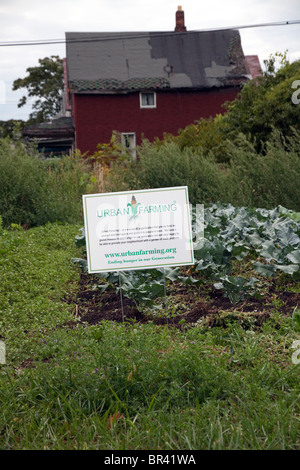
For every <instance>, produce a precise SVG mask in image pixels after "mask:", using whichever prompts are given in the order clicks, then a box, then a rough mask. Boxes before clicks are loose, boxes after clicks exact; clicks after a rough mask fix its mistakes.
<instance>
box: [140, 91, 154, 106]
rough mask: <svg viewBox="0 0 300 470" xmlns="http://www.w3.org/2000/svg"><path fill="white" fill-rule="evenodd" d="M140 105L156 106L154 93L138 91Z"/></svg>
mask: <svg viewBox="0 0 300 470" xmlns="http://www.w3.org/2000/svg"><path fill="white" fill-rule="evenodd" d="M140 107H141V108H156V93H154V92H147V93H140Z"/></svg>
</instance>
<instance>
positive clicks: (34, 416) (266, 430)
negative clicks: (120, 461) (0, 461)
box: [0, 224, 300, 450]
mask: <svg viewBox="0 0 300 470" xmlns="http://www.w3.org/2000/svg"><path fill="white" fill-rule="evenodd" d="M77 233H78V226H75V225H74V226H72V225H59V224H48V225H46V226H43V227H38V228H34V229H30V230H28V231H26V232H24V231H15V232H4V233H3V234H2V235H0V255H1V257H0V277H1V279H0V281H1V282H0V339H1V340H2V341H4V342H5V345H6V364H5V365H0V403H1V415H0V449H2V450H31V449H33V450H39V449H51V450H54V449H55V450H64V449H65V450H67V449H68V450H75V449H76V450H77V449H89V450H92V449H102V450H122V449H125V450H141V449H147V450H184V449H191V450H197V449H207V450H208V449H219V450H223V449H224V450H229V449H251V450H259V449H262V450H267V449H268V450H270V449H272V450H273V449H288V450H296V449H299V437H300V436H299V428H300V426H299V416H300V409H299V365H297V364H293V362H292V353H293V349H292V348H291V346H292V343H293V341H295V340H296V339H297V338H298V339H299V333H298V332H297V329H296V328H294V324H293V322H292V318H291V319H289V318H286V317H285V318H283V317H282V318H281V315H280V306H276V308H275V307H274V315H275V316H276V322H272V321H269V322H268V323H265V324H264V325H263V327H262V328H261V329H259V330H257V329H253V330H251V329H249V328H248V329H247V330H244V329H243V328H242V327H241V326H240V325H238V324H237V323H235V322H233V323H228V325H227V328H221V327H214V328H209V327H207V326H199V327H194V328H190V329H189V328H188V329H186V330H185V331H178V330H176V329H172V328H166V327H157V326H155V325H154V324H152V323H149V324H144V325H140V324H137V323H133V324H128V323H123V324H117V323H109V322H104V323H101V324H98V325H96V326H88V325H87V324H82V323H81V322H79V321H76V320H75V318H74V313H75V304H74V303H72V301H70V299H71V298H72V295H73V294H74V298H75V293H76V290H77V289H78V280H79V271H78V268H77V266H75V265H74V264H72V262H71V258H73V257H76V256H77V255H79V251H78V250H79V249H78V248H76V246H75V243H74V238H75V235H77ZM67 300H68V302H67ZM273 325H275V326H273Z"/></svg>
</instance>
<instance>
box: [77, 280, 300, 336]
mask: <svg viewBox="0 0 300 470" xmlns="http://www.w3.org/2000/svg"><path fill="white" fill-rule="evenodd" d="M94 286H95V282H93V279H92V277H91V275H88V274H85V273H82V274H81V278H80V288H79V291H78V294H77V298H76V299H75V304H76V311H75V315H76V317H77V319H79V320H80V321H82V322H86V323H88V324H90V325H95V324H97V323H99V322H101V321H114V322H122V321H123V318H124V321H126V322H137V323H146V322H149V321H151V322H153V323H154V324H156V325H168V326H175V327H178V328H182V327H184V326H187V325H190V326H193V325H195V324H197V322H199V321H205V323H206V324H208V325H209V326H225V324H226V318H227V320H228V318H229V316H230V315H233V316H234V318H235V319H236V320H238V321H242V322H247V321H252V323H253V322H254V323H255V325H256V326H257V327H260V326H261V325H262V324H263V323H264V322H265V321H266V320H268V319H269V318H270V317H271V316H272V314H273V313H274V312H275V311H277V312H278V311H279V312H280V314H282V315H287V316H292V314H293V310H294V309H295V307H297V306H298V307H300V293H297V292H292V291H290V290H288V289H285V290H283V289H281V288H280V287H277V286H276V282H275V281H274V282H273V283H272V282H271V281H270V284H269V287H268V289H267V293H266V294H265V295H264V296H263V297H262V298H255V297H248V298H247V297H245V298H244V299H243V301H242V302H240V303H239V304H236V305H233V304H231V303H230V301H229V299H228V298H226V297H224V295H223V292H221V291H220V290H217V289H215V288H214V287H213V286H205V287H204V288H203V289H202V288H197V289H192V288H191V287H189V286H185V285H183V284H182V283H180V282H178V283H177V282H174V283H171V284H170V286H168V287H167V298H166V301H167V305H168V310H166V309H164V308H163V309H162V310H161V311H159V310H157V312H156V313H151V312H150V311H147V310H146V309H143V308H141V307H139V306H137V305H136V304H135V302H134V301H133V300H131V299H128V298H126V297H124V296H123V297H122V303H123V313H122V304H121V298H120V294H119V293H116V292H114V291H112V290H108V291H105V292H101V291H100V290H98V289H95V287H94ZM168 291H169V292H168ZM163 300H164V299H161V302H163ZM72 303H74V299H73V300H72ZM167 312H168V314H167ZM170 312H172V313H170Z"/></svg>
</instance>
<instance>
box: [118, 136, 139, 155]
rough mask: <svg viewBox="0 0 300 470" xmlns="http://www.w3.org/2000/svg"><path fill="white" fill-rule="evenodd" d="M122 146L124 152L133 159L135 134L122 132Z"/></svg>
mask: <svg viewBox="0 0 300 470" xmlns="http://www.w3.org/2000/svg"><path fill="white" fill-rule="evenodd" d="M121 141H122V145H124V147H126V150H127V151H128V152H129V153H131V155H132V157H133V158H136V136H135V132H128V133H125V132H122V138H121Z"/></svg>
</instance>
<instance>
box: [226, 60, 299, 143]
mask: <svg viewBox="0 0 300 470" xmlns="http://www.w3.org/2000/svg"><path fill="white" fill-rule="evenodd" d="M278 59H279V66H278V67H276V62H277V61H278ZM265 67H266V70H265V72H264V74H263V76H262V77H259V78H258V79H257V80H251V81H250V82H248V83H247V84H246V85H245V86H244V87H243V89H242V91H241V93H240V95H239V97H238V99H236V100H234V101H232V102H231V103H228V104H227V105H226V110H227V112H226V114H225V115H224V124H226V127H227V132H228V134H229V135H230V133H233V134H237V133H244V134H245V135H246V136H248V137H249V138H250V140H251V141H252V142H253V143H254V144H255V146H256V148H257V149H258V150H261V149H262V147H263V144H264V142H266V141H267V140H268V138H269V136H270V135H271V133H272V132H273V130H274V129H277V130H279V131H280V132H281V133H282V135H283V136H289V135H291V134H292V132H293V131H292V128H295V129H297V130H299V129H300V106H299V105H297V103H295V100H293V99H292V97H293V93H294V94H295V90H294V88H295V86H294V85H295V83H297V79H298V80H299V77H300V60H297V61H295V62H292V63H290V62H289V61H288V60H287V58H286V53H284V54H280V53H276V54H275V55H272V56H271V57H270V58H269V60H267V61H265Z"/></svg>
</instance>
